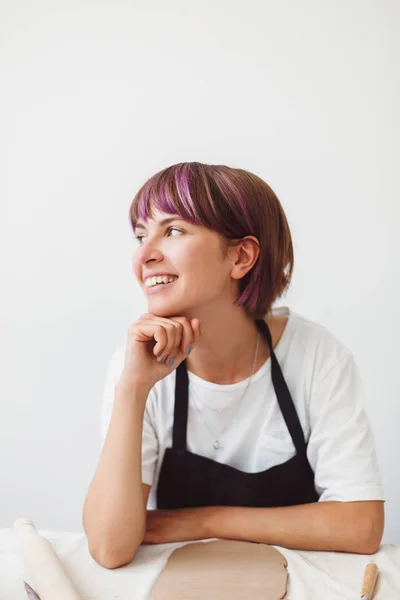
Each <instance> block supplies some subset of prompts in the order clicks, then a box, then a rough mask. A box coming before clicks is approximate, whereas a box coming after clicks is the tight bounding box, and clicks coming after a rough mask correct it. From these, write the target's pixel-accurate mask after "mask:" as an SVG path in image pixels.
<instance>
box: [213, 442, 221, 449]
mask: <svg viewBox="0 0 400 600" xmlns="http://www.w3.org/2000/svg"><path fill="white" fill-rule="evenodd" d="M220 447H221V446H220V445H219V441H218V440H216V441H215V442H214V448H215V449H216V450H219V449H220Z"/></svg>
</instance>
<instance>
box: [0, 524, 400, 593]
mask: <svg viewBox="0 0 400 600" xmlns="http://www.w3.org/2000/svg"><path fill="white" fill-rule="evenodd" d="M39 533H40V534H41V535H43V536H45V537H46V538H47V539H48V540H49V541H50V542H51V543H52V544H53V547H54V549H55V551H56V552H57V554H58V556H59V558H60V559H61V560H62V562H63V564H64V566H65V568H66V571H67V572H68V574H69V576H70V577H71V579H72V581H73V582H74V584H75V586H76V588H77V590H78V591H79V592H80V594H81V596H82V598H83V600H114V599H115V598H118V599H119V600H147V598H148V597H149V592H150V590H151V588H152V586H153V585H154V583H155V581H156V580H157V577H158V576H159V574H160V572H161V570H162V568H163V567H164V565H165V564H166V562H167V560H168V557H169V555H170V554H171V552H172V551H173V550H174V549H175V548H179V547H180V546H182V545H184V543H174V544H160V545H157V546H151V545H144V546H141V547H140V548H139V550H138V552H137V554H136V556H135V558H134V560H133V561H132V563H130V564H129V565H126V566H125V567H121V568H119V569H113V570H110V569H105V568H103V567H101V566H100V565H98V564H97V563H96V562H95V561H94V560H93V558H92V557H91V556H90V554H89V551H88V546H87V539H86V536H85V535H84V534H83V533H71V532H55V531H48V530H39ZM209 541H211V540H204V542H205V543H207V542H209ZM189 543H190V542H189ZM274 547H275V548H276V549H277V550H279V552H281V553H282V554H283V555H284V556H285V558H286V560H287V562H288V574H289V581H288V593H287V596H286V599H287V600H314V599H315V600H344V599H348V600H351V599H352V598H354V599H355V600H356V599H357V598H359V597H360V591H361V583H362V578H363V574H364V569H365V567H366V565H367V564H368V563H369V562H375V563H376V564H377V565H378V567H379V571H380V573H379V578H378V582H377V586H376V591H375V595H374V600H400V546H398V545H391V544H386V545H382V546H381V547H380V549H379V551H378V552H376V554H373V555H371V556H366V555H359V554H346V553H341V552H308V551H307V552H306V551H298V550H287V549H286V548H282V547H280V546H274ZM23 580H25V581H27V583H29V584H30V585H32V587H34V586H33V582H32V581H31V580H30V578H29V576H28V574H27V573H26V571H25V567H24V565H23V563H22V561H21V559H20V557H19V554H18V549H17V544H16V537H15V533H14V531H13V530H12V529H11V528H10V529H0V600H27V594H26V592H25V588H24V585H23ZM55 600H56V599H55ZM177 600H178V599H177Z"/></svg>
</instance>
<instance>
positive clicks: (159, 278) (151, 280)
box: [144, 275, 178, 288]
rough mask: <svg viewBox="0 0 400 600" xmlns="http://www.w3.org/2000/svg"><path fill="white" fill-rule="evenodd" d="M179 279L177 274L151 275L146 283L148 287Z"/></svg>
mask: <svg viewBox="0 0 400 600" xmlns="http://www.w3.org/2000/svg"><path fill="white" fill-rule="evenodd" d="M175 279H178V277H176V276H175V275H173V276H171V277H168V275H164V276H157V277H149V278H148V279H146V280H145V282H144V284H145V286H146V287H148V288H149V287H152V286H153V285H157V284H158V283H171V281H175Z"/></svg>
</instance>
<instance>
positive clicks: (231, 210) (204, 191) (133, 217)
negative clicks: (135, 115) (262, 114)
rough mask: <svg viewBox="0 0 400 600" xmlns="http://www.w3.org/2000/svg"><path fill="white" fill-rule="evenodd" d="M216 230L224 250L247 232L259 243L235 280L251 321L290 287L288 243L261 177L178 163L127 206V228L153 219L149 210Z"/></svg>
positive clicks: (278, 207)
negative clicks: (248, 265) (248, 264)
mask: <svg viewBox="0 0 400 600" xmlns="http://www.w3.org/2000/svg"><path fill="white" fill-rule="evenodd" d="M154 208H156V209H158V210H159V211H161V212H165V213H168V214H177V215H179V217H180V218H181V219H184V220H186V221H188V222H189V223H192V224H193V225H200V226H203V227H207V228H209V229H212V230H214V231H216V232H218V233H219V234H220V235H221V236H222V248H223V250H224V251H225V253H226V252H227V251H228V249H229V247H231V246H234V245H236V244H237V243H238V240H240V239H241V238H243V237H245V236H248V235H252V236H255V237H256V238H257V239H258V241H259V244H260V253H259V256H258V258H257V261H256V262H255V264H254V265H253V267H252V268H251V269H250V271H249V272H248V273H246V275H245V276H244V277H242V278H241V279H239V296H238V298H237V300H236V301H235V304H236V305H237V306H242V307H243V308H244V309H245V310H246V312H247V313H248V314H250V315H251V316H253V317H254V318H256V319H261V318H264V317H265V315H266V314H267V313H269V312H270V310H271V308H272V305H273V303H274V302H275V301H276V300H277V299H278V298H280V297H281V296H282V294H284V293H285V292H286V290H287V288H288V287H289V284H290V281H291V278H292V273H293V264H294V256H293V244H292V238H291V234H290V229H289V225H288V222H287V219H286V216H285V213H284V211H283V208H282V206H281V203H280V202H279V200H278V198H277V196H276V195H275V193H274V192H273V190H272V189H271V188H270V186H269V185H268V184H267V183H266V182H265V181H264V180H263V179H261V178H260V177H258V176H257V175H254V174H253V173H250V172H249V171H245V170H244V169H234V168H232V167H227V166H225V165H207V164H203V163H199V162H185V163H178V164H175V165H172V166H170V167H167V168H166V169H163V170H162V171H159V172H158V173H156V174H155V175H153V176H152V177H151V178H150V179H149V180H148V181H147V182H146V183H145V184H144V185H143V186H142V187H141V188H140V190H139V191H138V192H137V194H136V195H135V197H134V199H133V200H132V204H131V206H130V210H129V218H130V222H131V225H132V228H133V229H135V226H136V223H137V221H138V219H141V220H143V221H147V219H148V218H149V217H150V218H153V212H152V211H153V209H154Z"/></svg>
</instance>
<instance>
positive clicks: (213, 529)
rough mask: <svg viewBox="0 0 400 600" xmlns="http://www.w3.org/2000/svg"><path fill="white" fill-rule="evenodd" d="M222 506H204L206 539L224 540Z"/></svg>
mask: <svg viewBox="0 0 400 600" xmlns="http://www.w3.org/2000/svg"><path fill="white" fill-rule="evenodd" d="M223 508H224V507H222V506H204V507H203V511H204V512H203V532H204V539H206V538H222V537H223V532H222V528H221V517H222V511H223Z"/></svg>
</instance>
